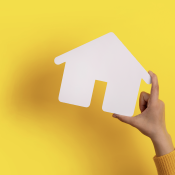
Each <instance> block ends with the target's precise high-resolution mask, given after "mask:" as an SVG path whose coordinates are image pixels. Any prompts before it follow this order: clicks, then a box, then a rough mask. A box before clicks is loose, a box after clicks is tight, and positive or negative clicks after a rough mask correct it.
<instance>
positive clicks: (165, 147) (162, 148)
mask: <svg viewBox="0 0 175 175" xmlns="http://www.w3.org/2000/svg"><path fill="white" fill-rule="evenodd" d="M151 140H152V142H153V145H154V148H155V152H156V156H157V157H159V156H163V155H165V154H168V153H170V152H172V151H173V150H174V146H173V142H172V139H171V136H170V135H169V134H168V132H167V131H164V132H159V134H157V135H155V136H154V137H152V138H151Z"/></svg>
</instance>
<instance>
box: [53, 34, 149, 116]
mask: <svg viewBox="0 0 175 175" xmlns="http://www.w3.org/2000/svg"><path fill="white" fill-rule="evenodd" d="M54 61H55V64H57V65H59V64H62V63H64V62H65V68H64V74H63V78H62V84H61V88H60V93H59V97H58V99H59V101H60V102H64V103H68V104H73V105H77V106H82V107H89V105H90V103H91V97H92V93H93V88H94V83H95V80H100V81H104V82H107V86H106V92H105V96H104V100H103V105H102V110H103V111H106V112H110V113H117V114H122V115H127V116H132V115H133V113H134V110H135V104H136V100H137V95H138V91H139V87H140V83H141V79H143V80H144V81H145V82H146V83H147V84H150V83H151V77H150V75H149V74H148V73H147V71H146V70H145V69H144V68H143V67H142V66H141V64H140V63H139V62H138V61H137V60H136V59H135V57H134V56H133V55H132V54H131V53H130V52H129V51H128V49H127V48H126V47H125V46H124V45H123V44H122V42H121V41H120V40H119V39H118V38H117V36H116V35H115V34H114V33H112V32H111V33H108V34H106V35H103V36H101V37H99V38H97V39H95V40H93V41H90V42H88V43H86V44H84V45H82V46H79V47H77V48H75V49H73V50H71V51H69V52H67V53H64V54H62V55H60V56H58V57H56V58H55V60H54Z"/></svg>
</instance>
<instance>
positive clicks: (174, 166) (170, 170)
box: [153, 150, 175, 175]
mask: <svg viewBox="0 0 175 175" xmlns="http://www.w3.org/2000/svg"><path fill="white" fill-rule="evenodd" d="M153 159H154V162H155V165H156V168H157V172H158V175H175V150H174V151H173V152H171V153H169V154H166V155H163V156H160V157H156V156H155V157H154V158H153Z"/></svg>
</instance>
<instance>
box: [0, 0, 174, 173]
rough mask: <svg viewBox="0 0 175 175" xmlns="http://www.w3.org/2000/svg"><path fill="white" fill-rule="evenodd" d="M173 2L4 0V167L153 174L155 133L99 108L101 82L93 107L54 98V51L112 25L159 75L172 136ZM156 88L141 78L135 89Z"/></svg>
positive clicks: (0, 21) (0, 59)
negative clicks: (152, 138)
mask: <svg viewBox="0 0 175 175" xmlns="http://www.w3.org/2000/svg"><path fill="white" fill-rule="evenodd" d="M174 9H175V3H174V0H172V1H168V0H167V1H162V0H159V1H158V0H157V1H155V0H147V1H141V0H137V1H136V0H133V1H129V0H120V1H118V0H108V1H102V0H89V1H83V0H81V1H80V0H74V1H71V0H62V1H61V0H58V1H53V0H50V1H34V0H31V1H24V0H23V1H22V0H21V1H20V0H15V1H12V0H10V1H5V0H4V1H1V2H0V174H1V175H116V174H117V175H128V174H131V175H148V174H156V168H155V165H154V162H153V160H152V158H153V156H154V155H155V153H154V149H153V146H152V143H151V141H150V139H149V138H147V137H146V136H144V135H142V134H141V133H140V132H139V131H138V130H136V129H135V128H132V127H130V126H129V125H126V124H124V123H121V122H119V121H118V120H117V119H114V118H112V114H111V113H106V112H103V111H102V102H103V97H104V93H105V88H106V83H105V82H100V81H96V83H95V87H94V92H93V97H92V103H91V105H90V107H89V108H83V107H78V106H73V105H69V104H64V103H60V102H59V101H58V94H59V89H60V85H61V80H62V75H63V70H64V64H61V65H59V66H57V65H55V64H54V58H55V57H56V56H58V55H60V54H62V53H65V52H67V51H69V50H71V49H74V48H75V47H78V46H80V45H82V44H84V43H87V42H89V41H91V40H93V39H95V38H97V37H100V36H102V35H104V34H106V33H108V32H114V33H115V34H116V35H117V36H118V38H119V39H120V40H121V41H122V42H123V43H124V45H125V46H126V47H127V48H128V49H129V50H130V52H131V53H132V54H133V55H134V56H135V57H136V58H137V60H138V61H139V62H140V63H141V64H142V65H143V67H144V68H145V69H146V70H147V71H148V70H152V71H153V72H155V73H156V74H157V75H158V78H159V84H160V99H162V100H163V101H164V102H165V104H166V124H167V128H168V131H169V133H170V134H171V136H172V138H173V140H174V142H175V116H174V105H175V102H174V99H175V93H174V89H175V81H174V79H175V69H174V65H175V49H174V48H175V42H174V41H175V32H174V31H175V22H174V20H175V10H174ZM150 89H151V85H147V84H146V83H145V82H144V81H143V80H142V82H141V86H140V90H139V93H140V92H141V91H146V92H150ZM138 98H139V96H138ZM139 113H140V111H139V107H138V100H137V104H136V108H135V115H136V114H139Z"/></svg>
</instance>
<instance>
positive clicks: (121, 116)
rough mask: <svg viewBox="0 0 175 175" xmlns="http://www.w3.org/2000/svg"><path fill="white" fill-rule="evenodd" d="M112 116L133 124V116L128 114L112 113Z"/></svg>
mask: <svg viewBox="0 0 175 175" xmlns="http://www.w3.org/2000/svg"><path fill="white" fill-rule="evenodd" d="M112 116H113V117H114V118H118V119H119V120H120V121H122V122H124V123H127V124H130V125H131V126H134V119H135V117H128V116H124V115H119V114H115V113H114V114H113V115H112Z"/></svg>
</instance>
